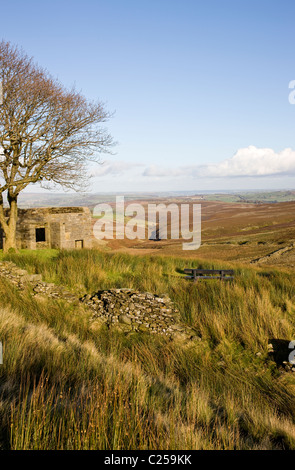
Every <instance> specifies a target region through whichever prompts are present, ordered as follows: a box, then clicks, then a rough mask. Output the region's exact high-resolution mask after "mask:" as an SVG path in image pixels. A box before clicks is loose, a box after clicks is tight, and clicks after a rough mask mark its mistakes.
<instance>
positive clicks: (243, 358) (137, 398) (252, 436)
mask: <svg viewBox="0 0 295 470" xmlns="http://www.w3.org/2000/svg"><path fill="white" fill-rule="evenodd" d="M6 258H7V259H10V260H12V261H14V262H15V263H16V264H17V265H19V266H20V267H24V268H26V269H27V270H28V271H30V272H32V273H41V274H42V275H43V278H44V279H45V280H46V281H47V282H54V283H56V284H63V285H65V286H66V287H67V288H68V289H70V290H72V291H73V292H76V293H81V292H89V293H92V292H94V291H97V289H107V288H111V287H120V288H122V287H129V288H134V289H137V290H140V291H150V292H155V293H157V294H159V295H163V294H165V293H168V295H169V296H170V297H171V299H172V300H173V301H174V302H175V304H176V306H177V308H178V309H179V311H180V315H181V319H182V322H183V323H184V324H186V325H188V326H190V327H191V328H193V330H194V332H195V335H196V336H197V337H198V341H196V342H194V344H190V343H181V342H174V341H168V340H167V339H165V338H163V337H159V336H157V335H149V334H144V333H133V334H129V335H127V336H126V335H125V334H123V333H120V332H118V331H116V330H112V329H109V330H108V329H106V328H105V327H103V326H100V324H98V323H96V322H95V321H92V317H91V313H90V312H89V311H88V310H86V309H84V308H83V307H82V306H80V307H74V306H73V305H71V304H67V303H66V302H63V301H56V300H53V299H44V300H42V301H41V300H38V301H37V300H36V299H35V298H34V297H32V296H31V294H30V290H29V288H28V289H27V290H25V291H23V292H20V291H19V290H16V289H15V287H14V286H13V285H12V284H10V282H9V281H7V280H3V279H2V278H1V279H0V339H1V341H2V343H3V349H4V356H3V359H4V360H3V365H1V367H0V392H1V416H2V420H1V429H0V442H1V447H2V448H3V449H4V448H5V449H295V423H294V419H295V413H294V410H295V375H294V374H293V372H292V371H291V370H289V371H286V369H285V368H284V367H282V366H283V361H287V360H288V355H287V354H288V349H287V350H285V351H283V355H282V357H281V359H280V361H278V360H277V358H276V357H275V356H274V357H271V356H270V355H269V346H268V345H269V343H272V344H273V345H276V344H277V343H280V341H281V342H282V344H284V342H286V343H287V344H288V342H289V341H290V340H292V339H294V335H295V302H294V288H295V280H294V276H293V275H292V273H291V272H289V271H288V270H286V269H285V270H279V269H269V270H268V269H266V268H265V267H264V268H257V267H256V266H254V267H251V268H246V267H243V266H242V265H237V264H233V263H231V264H228V263H225V262H222V267H225V266H228V267H233V268H234V269H235V270H236V278H235V280H234V281H233V282H231V283H222V282H220V281H208V282H206V281H202V282H199V283H197V284H195V285H194V284H191V282H189V281H186V280H184V279H183V275H182V270H183V268H184V267H187V266H189V265H192V264H194V263H193V262H192V261H191V260H185V259H181V258H173V257H168V256H167V257H155V256H152V257H151V256H130V255H127V254H121V253H118V254H112V253H106V252H100V251H96V250H90V251H75V252H60V253H58V252H50V251H40V252H35V253H32V252H31V253H30V252H23V253H20V254H14V255H9V256H7V257H6ZM195 262H196V260H195ZM197 263H198V265H199V266H200V267H204V268H205V267H217V268H218V267H221V262H204V261H202V260H198V261H197ZM82 267H83V269H81V268H82ZM279 340H280V341H279ZM289 352H290V351H289ZM275 361H277V362H275Z"/></svg>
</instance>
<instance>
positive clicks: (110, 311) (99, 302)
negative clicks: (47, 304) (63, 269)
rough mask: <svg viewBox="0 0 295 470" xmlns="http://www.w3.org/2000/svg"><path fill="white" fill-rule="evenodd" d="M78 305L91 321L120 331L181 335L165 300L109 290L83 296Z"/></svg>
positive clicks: (175, 316) (177, 319)
mask: <svg viewBox="0 0 295 470" xmlns="http://www.w3.org/2000/svg"><path fill="white" fill-rule="evenodd" d="M81 301H82V302H83V303H84V304H86V305H87V306H88V307H90V308H91V309H92V310H93V312H94V314H93V316H94V318H98V319H101V320H104V321H106V323H107V324H108V325H116V326H117V327H119V328H120V329H121V330H123V331H128V330H129V331H130V330H131V331H139V332H149V333H153V334H160V335H165V336H169V337H170V336H172V335H174V334H181V333H184V330H185V328H184V327H182V326H181V325H180V316H179V312H178V310H177V309H176V308H175V307H174V305H173V303H172V301H171V300H170V299H169V297H167V296H165V297H159V296H158V295H155V294H151V293H150V292H137V291H134V290H132V289H109V290H105V291H98V292H96V293H95V294H94V295H85V296H84V297H82V298H81Z"/></svg>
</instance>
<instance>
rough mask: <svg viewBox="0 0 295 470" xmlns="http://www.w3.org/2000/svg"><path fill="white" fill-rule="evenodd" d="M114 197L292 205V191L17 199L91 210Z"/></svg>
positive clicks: (294, 194) (29, 196)
mask: <svg viewBox="0 0 295 470" xmlns="http://www.w3.org/2000/svg"><path fill="white" fill-rule="evenodd" d="M116 195H121V196H124V197H125V200H126V201H131V200H145V201H147V200H152V199H159V200H162V199H171V200H173V201H175V200H177V199H183V198H187V199H188V200H190V201H195V200H198V201H202V200H203V201H221V202H232V203H236V202H242V203H257V204H258V203H277V202H289V201H295V190H288V191H241V192H234V191H230V190H229V191H218V192H217V191H216V192H213V191H203V192H202V191H201V192H196V191H166V192H164V191H163V192H156V191H155V192H151V193H144V192H143V193H140V192H137V193H135V192H129V193H127V192H126V193H116V192H113V193H111V192H110V193H54V192H52V193H22V194H21V195H20V197H19V207H21V208H30V207H48V206H57V207H61V206H87V207H94V206H95V205H96V204H99V203H100V202H111V201H115V197H116Z"/></svg>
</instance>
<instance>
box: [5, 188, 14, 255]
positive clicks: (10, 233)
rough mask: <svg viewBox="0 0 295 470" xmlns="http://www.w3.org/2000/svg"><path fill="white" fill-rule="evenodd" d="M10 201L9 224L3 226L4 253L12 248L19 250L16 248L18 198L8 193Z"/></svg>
mask: <svg viewBox="0 0 295 470" xmlns="http://www.w3.org/2000/svg"><path fill="white" fill-rule="evenodd" d="M8 202H9V205H10V213H9V219H8V222H7V226H6V227H3V228H4V232H5V242H4V248H3V251H4V253H7V252H8V251H9V250H10V249H13V250H17V248H16V222H17V198H16V197H10V196H9V195H8Z"/></svg>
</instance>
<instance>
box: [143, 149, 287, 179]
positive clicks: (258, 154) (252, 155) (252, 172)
mask: <svg viewBox="0 0 295 470" xmlns="http://www.w3.org/2000/svg"><path fill="white" fill-rule="evenodd" d="M143 175H144V176H153V177H165V176H170V177H171V176H174V177H177V176H192V177H202V178H204V177H208V178H224V177H227V178H234V177H263V176H294V175H295V151H294V150H292V149H291V148H286V149H284V150H282V151H281V152H278V153H277V152H275V151H274V150H273V149H271V148H257V147H255V146H254V145H250V146H249V147H246V148H241V149H239V150H238V151H237V152H236V153H235V154H234V156H233V157H231V158H227V159H226V160H223V161H222V162H220V163H214V164H208V165H190V166H181V167H178V168H175V169H171V168H166V169H165V168H162V167H157V166H149V167H147V168H146V169H145V170H144V172H143Z"/></svg>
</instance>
